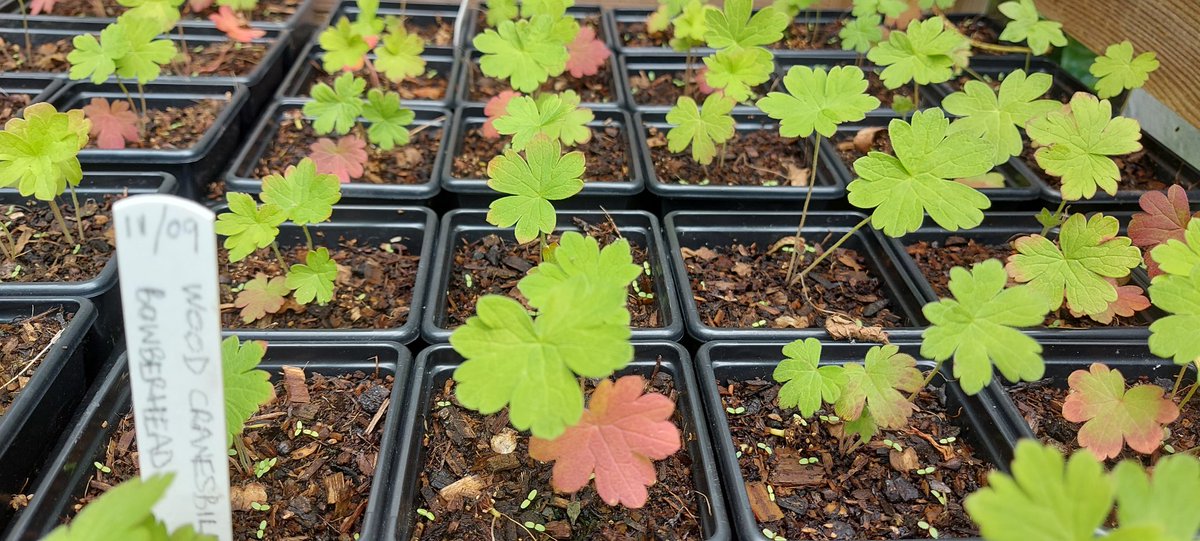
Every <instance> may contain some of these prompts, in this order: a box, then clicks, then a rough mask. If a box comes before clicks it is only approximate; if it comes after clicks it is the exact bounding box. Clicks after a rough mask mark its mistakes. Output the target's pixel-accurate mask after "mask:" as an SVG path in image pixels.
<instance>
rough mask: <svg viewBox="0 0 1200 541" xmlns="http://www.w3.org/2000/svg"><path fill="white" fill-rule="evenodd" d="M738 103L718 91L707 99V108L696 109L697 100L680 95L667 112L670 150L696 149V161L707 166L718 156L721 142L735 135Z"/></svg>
mask: <svg viewBox="0 0 1200 541" xmlns="http://www.w3.org/2000/svg"><path fill="white" fill-rule="evenodd" d="M734 105H735V102H734V101H733V100H732V99H730V98H728V97H725V95H723V94H721V93H719V92H717V93H713V94H709V95H708V97H707V98H704V108H703V109H700V108H698V107H696V101H695V100H693V99H692V98H690V97H688V96H680V98H679V101H677V102H676V103H675V107H672V108H671V110H670V111H668V112H667V122H668V123H669V124H671V125H672V127H671V129H670V130H669V131H668V132H667V149H668V150H670V151H671V152H683V151H684V150H685V149H687V148H688V146H691V147H692V159H694V160H696V162H698V163H701V164H704V165H707V164H710V163H712V161H713V158H714V157H716V155H717V143H724V142H726V141H728V140H729V139H731V138H732V137H733V134H734V131H735V130H734V121H733V115H731V114H730V112H731V111H733V106H734Z"/></svg>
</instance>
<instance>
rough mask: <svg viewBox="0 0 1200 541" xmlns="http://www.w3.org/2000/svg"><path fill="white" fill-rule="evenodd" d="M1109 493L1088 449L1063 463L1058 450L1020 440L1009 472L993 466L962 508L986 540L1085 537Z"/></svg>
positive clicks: (1083, 540) (1102, 514) (1078, 540)
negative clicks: (986, 480) (985, 482)
mask: <svg viewBox="0 0 1200 541" xmlns="http://www.w3.org/2000/svg"><path fill="white" fill-rule="evenodd" d="M1113 492H1114V487H1113V481H1112V479H1110V478H1109V477H1108V476H1106V475H1105V474H1104V468H1103V466H1102V465H1101V464H1100V462H1099V461H1097V460H1096V458H1095V457H1094V456H1092V454H1091V453H1088V452H1086V451H1078V452H1076V453H1075V454H1073V455H1072V456H1071V460H1070V461H1064V460H1063V457H1062V455H1061V454H1059V452H1058V450H1057V449H1054V448H1053V447H1049V446H1043V445H1042V444H1040V443H1038V442H1036V441H1033V440H1022V441H1020V442H1019V443H1017V448H1016V451H1015V453H1014V459H1013V462H1012V475H1011V476H1010V475H1009V474H1006V473H1004V472H1002V471H1000V470H993V471H992V472H991V473H989V474H988V482H987V486H986V487H983V488H980V489H979V490H977V491H975V493H974V494H971V495H970V496H967V499H966V501H964V502H963V507H965V508H966V510H967V513H968V514H970V515H971V519H972V520H973V521H974V522H975V523H976V524H978V525H979V531H980V533H982V534H983V537H984V538H986V539H988V540H989V541H1033V540H1045V541H1087V540H1090V539H1094V538H1095V534H1096V530H1097V529H1098V528H1100V527H1101V526H1102V525H1103V524H1104V521H1105V519H1106V518H1108V514H1109V512H1110V511H1111V510H1112V504H1113Z"/></svg>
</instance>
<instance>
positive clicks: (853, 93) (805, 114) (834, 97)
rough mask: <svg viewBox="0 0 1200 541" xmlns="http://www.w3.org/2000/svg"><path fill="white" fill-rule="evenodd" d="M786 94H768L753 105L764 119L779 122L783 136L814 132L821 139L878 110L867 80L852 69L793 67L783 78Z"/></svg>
mask: <svg viewBox="0 0 1200 541" xmlns="http://www.w3.org/2000/svg"><path fill="white" fill-rule="evenodd" d="M783 86H784V88H786V89H787V93H783V92H771V93H770V94H767V96H766V97H765V98H762V99H760V100H758V103H757V104H756V105H757V106H758V108H759V109H762V111H763V112H764V113H766V114H767V116H770V117H771V118H774V119H776V120H779V121H781V122H780V124H779V134H780V135H782V136H784V137H808V136H810V135H812V133H813V131H814V130H815V131H816V132H817V133H818V134H821V135H822V136H824V137H829V136H831V135H833V134H834V132H836V131H837V127H838V125H840V124H843V123H846V122H856V121H859V120H862V119H864V118H866V116H867V113H868V112H870V111H871V110H873V109H875V108H877V107H879V100H878V99H877V98H875V97H874V96H871V95H869V94H867V92H866V91H867V80H866V78H865V77H864V76H863V72H862V70H861V69H859V68H858V67H855V66H836V67H833V68H830V69H829V71H825V69H824V68H816V69H813V68H810V67H808V66H793V67H791V68H790V69H788V72H787V75H786V76H784V78H783Z"/></svg>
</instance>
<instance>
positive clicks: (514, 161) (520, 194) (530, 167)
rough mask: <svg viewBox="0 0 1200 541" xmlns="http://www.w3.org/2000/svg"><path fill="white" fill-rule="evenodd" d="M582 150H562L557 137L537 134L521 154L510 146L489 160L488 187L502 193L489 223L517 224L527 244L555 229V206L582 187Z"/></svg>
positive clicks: (519, 237) (491, 210) (519, 236)
mask: <svg viewBox="0 0 1200 541" xmlns="http://www.w3.org/2000/svg"><path fill="white" fill-rule="evenodd" d="M583 170H584V159H583V153H582V152H579V151H572V152H568V153H566V154H563V153H562V146H561V145H559V143H558V139H550V138H548V137H545V136H539V137H535V138H534V139H533V140H532V141H531V142H530V143H529V145H528V146H527V147H526V148H525V156H524V157H522V156H521V155H520V154H519V153H518V152H517V151H516V150H513V149H511V148H510V149H508V150H505V151H504V154H503V155H502V156H496V157H495V158H492V161H490V162H488V167H487V174H488V187H490V188H491V189H493V190H496V191H498V192H500V193H503V194H508V195H507V196H506V197H501V198H500V199H497V200H495V201H492V204H491V206H490V207H489V210H488V214H487V221H488V223H490V224H492V225H495V226H497V227H511V226H513V225H516V229H515V230H514V234H515V235H516V237H517V242H521V243H525V242H529V241H531V240H533V239H535V238H539V237H543V236H544V235H547V234H549V233H551V232H553V231H554V225H555V223H556V221H555V215H554V205H553V204H551V203H550V202H551V201H557V200H560V199H566V198H568V197H571V196H572V195H575V194H577V193H579V190H582V189H583V180H581V179H580V177H581V176H583Z"/></svg>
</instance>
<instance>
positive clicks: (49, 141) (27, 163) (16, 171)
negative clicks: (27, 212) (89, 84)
mask: <svg viewBox="0 0 1200 541" xmlns="http://www.w3.org/2000/svg"><path fill="white" fill-rule="evenodd" d="M23 116H24V118H12V119H9V120H8V122H6V123H4V131H0V187H9V186H15V187H16V188H17V191H19V192H20V193H21V195H22V196H23V197H29V196H31V195H32V196H33V197H36V198H37V199H40V200H42V201H52V200H53V199H54V198H56V197H58V196H60V195H62V193H63V191H64V190H66V188H67V186H68V185H70V186H78V185H79V181H81V180H83V168H82V167H81V166H80V165H79V151H80V150H81V149H82V148H83V147H84V146H85V145H87V142H88V131H89V130H90V129H91V122H89V121H88V120H87V119H86V118H84V117H83V111H80V110H72V111H67V112H65V113H60V112H58V110H57V109H55V108H54V106H53V105H50V104H49V103H36V104H33V105H30V106H29V107H26V108H25V111H24V113H23Z"/></svg>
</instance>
